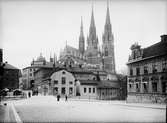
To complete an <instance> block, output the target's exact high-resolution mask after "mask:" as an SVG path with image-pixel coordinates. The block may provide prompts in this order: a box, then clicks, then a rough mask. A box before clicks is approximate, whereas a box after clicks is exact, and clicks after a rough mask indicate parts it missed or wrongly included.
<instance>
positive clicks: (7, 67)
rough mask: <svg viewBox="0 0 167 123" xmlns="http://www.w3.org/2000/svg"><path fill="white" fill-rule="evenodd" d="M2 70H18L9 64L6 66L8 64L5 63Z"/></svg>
mask: <svg viewBox="0 0 167 123" xmlns="http://www.w3.org/2000/svg"><path fill="white" fill-rule="evenodd" d="M4 69H17V70H19V69H18V68H17V67H15V66H13V65H11V64H8V63H5V66H4Z"/></svg>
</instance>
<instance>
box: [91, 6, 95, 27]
mask: <svg viewBox="0 0 167 123" xmlns="http://www.w3.org/2000/svg"><path fill="white" fill-rule="evenodd" d="M90 27H95V19H94V12H93V5H92V15H91V23H90Z"/></svg>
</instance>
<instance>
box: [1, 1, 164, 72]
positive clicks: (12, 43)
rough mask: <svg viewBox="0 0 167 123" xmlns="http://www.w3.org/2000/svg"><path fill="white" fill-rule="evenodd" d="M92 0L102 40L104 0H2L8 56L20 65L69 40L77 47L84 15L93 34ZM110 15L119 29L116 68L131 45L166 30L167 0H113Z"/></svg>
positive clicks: (147, 42) (154, 39) (6, 58)
mask: <svg viewBox="0 0 167 123" xmlns="http://www.w3.org/2000/svg"><path fill="white" fill-rule="evenodd" d="M92 3H93V9H94V17H95V24H96V31H97V34H98V38H99V42H100V44H101V43H102V33H103V31H104V24H105V17H106V9H107V1H105V0H94V1H93V2H92V1H88V0H80V1H77V0H73V1H72V0H71V1H70V0H68V1H66V0H63V1H59V0H35V1H33V0H23V1H21V0H14V1H13V0H2V1H0V9H1V10H0V12H1V13H0V47H1V48H3V53H4V57H3V58H4V61H8V63H9V64H12V65H14V66H16V67H18V68H20V69H22V68H24V67H27V66H29V65H30V63H31V61H32V59H33V58H34V59H36V58H37V57H38V56H39V54H40V52H42V54H43V56H45V57H46V59H49V57H50V53H51V54H52V55H53V53H54V52H55V53H56V54H57V55H59V51H60V49H62V48H63V47H64V46H65V42H66V41H67V44H69V45H71V46H73V47H76V48H78V38H79V32H80V23H81V16H82V18H83V28H84V35H85V38H86V37H87V35H88V31H89V26H90V19H91V7H92ZM109 8H110V19H111V23H112V31H113V34H114V44H115V59H116V70H117V71H119V70H121V69H124V68H125V67H126V63H127V61H128V56H129V54H130V49H129V48H130V46H131V45H132V44H133V43H134V42H138V43H139V44H141V45H142V47H147V46H149V45H151V44H154V43H157V42H159V41H160V35H162V34H167V1H166V0H127V1H126V0H111V1H109Z"/></svg>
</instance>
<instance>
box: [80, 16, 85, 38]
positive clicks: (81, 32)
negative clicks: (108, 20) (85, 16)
mask: <svg viewBox="0 0 167 123" xmlns="http://www.w3.org/2000/svg"><path fill="white" fill-rule="evenodd" d="M82 36H83V37H84V33H83V22H82V16H81V28H80V37H82Z"/></svg>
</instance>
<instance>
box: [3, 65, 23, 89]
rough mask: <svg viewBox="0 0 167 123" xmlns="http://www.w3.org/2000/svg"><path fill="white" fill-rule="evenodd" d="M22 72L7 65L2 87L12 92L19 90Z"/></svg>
mask: <svg viewBox="0 0 167 123" xmlns="http://www.w3.org/2000/svg"><path fill="white" fill-rule="evenodd" d="M19 76H20V70H19V69H18V68H16V67H14V66H12V65H10V64H8V63H5V66H4V73H3V80H2V87H3V88H8V89H10V90H13V89H17V88H19Z"/></svg>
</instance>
